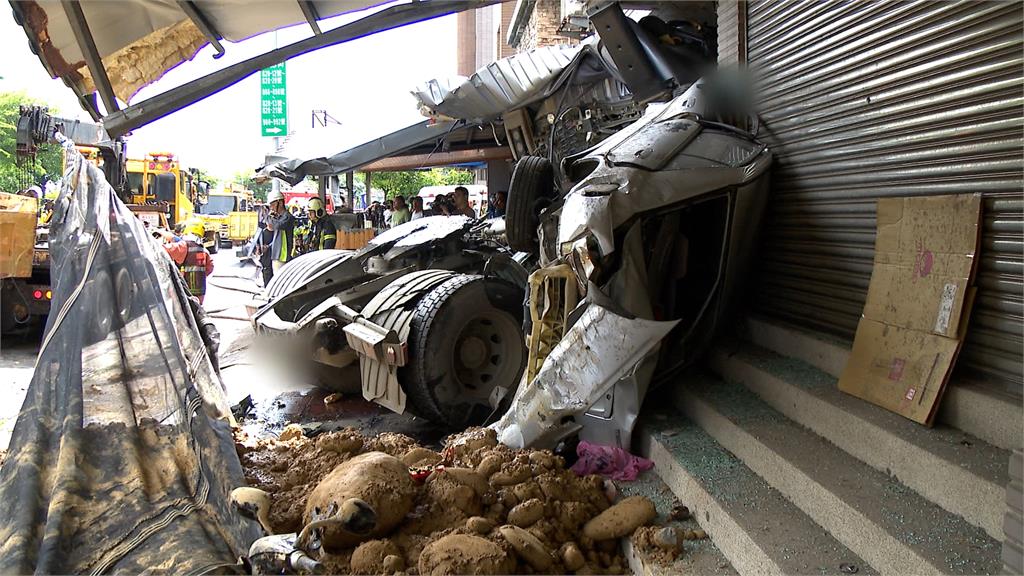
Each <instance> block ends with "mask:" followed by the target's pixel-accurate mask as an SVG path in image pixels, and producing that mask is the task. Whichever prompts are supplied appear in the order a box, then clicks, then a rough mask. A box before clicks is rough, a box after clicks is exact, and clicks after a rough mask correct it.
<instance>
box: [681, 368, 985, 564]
mask: <svg viewBox="0 0 1024 576" xmlns="http://www.w3.org/2000/svg"><path fill="white" fill-rule="evenodd" d="M673 393H674V396H675V402H676V405H677V407H679V408H680V410H681V411H683V412H684V413H685V414H686V415H687V416H688V417H689V418H690V419H691V420H693V421H694V422H696V423H697V424H698V425H699V426H700V427H701V428H703V429H704V430H706V431H707V432H708V434H710V435H711V436H712V437H713V438H714V439H715V440H716V441H718V443H719V444H721V445H722V447H724V448H725V449H726V450H729V451H730V452H732V453H733V454H734V455H736V457H738V458H739V459H740V460H742V461H743V463H744V464H746V465H747V466H748V467H750V469H751V470H753V471H754V472H756V473H757V474H758V475H759V476H761V477H762V478H763V479H764V480H765V481H767V482H768V484H770V485H771V486H772V487H774V488H775V489H777V490H778V491H779V492H781V493H782V494H783V495H784V496H785V497H786V498H788V499H789V500H790V501H791V502H792V503H793V504H795V505H796V506H797V507H798V508H800V509H801V510H802V511H803V512H804V513H806V514H807V515H808V516H810V517H811V518H812V519H813V520H814V521H815V522H817V523H818V524H819V525H820V526H821V527H822V528H824V529H826V530H827V531H828V532H829V533H830V534H831V535H833V536H834V537H835V538H836V539H837V540H838V541H840V542H842V543H843V544H844V545H846V546H847V547H849V549H850V550H852V551H853V552H854V553H856V554H858V555H859V556H860V557H862V558H864V560H866V561H867V562H868V563H869V564H870V565H871V566H873V567H874V568H875V569H877V570H878V571H879V572H881V573H883V574H890V573H899V574H995V573H998V572H999V571H1000V570H1001V568H1002V564H1001V562H1000V559H999V555H1000V544H999V542H998V541H997V540H995V539H994V538H992V537H990V536H989V535H988V534H986V533H985V531H983V530H982V529H980V528H978V527H976V526H973V525H971V524H970V523H968V522H967V521H966V520H964V519H963V518H962V517H961V516H958V515H955V514H951V513H949V512H947V511H946V510H943V509H942V508H940V507H939V506H937V505H935V504H934V503H932V502H930V501H928V500H926V499H925V498H924V497H922V496H921V495H919V494H917V493H916V492H914V491H913V490H911V489H910V488H908V487H907V486H906V485H904V484H902V483H900V482H899V481H897V480H895V479H893V478H891V477H890V476H888V475H887V474H885V473H884V472H879V471H878V470H875V469H874V468H871V467H870V466H868V465H866V464H864V463H863V462H860V461H858V460H857V459H855V458H853V457H852V456H850V455H849V454H847V453H846V452H844V451H843V450H841V449H839V448H838V447H836V446H835V445H833V444H831V443H830V442H828V441H827V440H825V439H824V438H822V437H821V436H818V435H817V434H815V433H814V432H812V431H810V430H808V429H806V428H804V427H802V426H800V425H798V424H797V423H795V422H793V421H792V420H790V419H788V418H786V417H785V416H784V415H782V414H781V413H779V412H777V411H776V410H774V409H772V408H771V407H770V406H768V405H767V404H765V403H764V402H763V401H761V400H760V399H759V398H758V397H757V396H756V395H754V393H752V392H750V391H749V390H747V389H746V388H744V387H743V386H741V385H739V384H734V383H729V382H724V381H722V380H719V379H717V378H715V377H713V376H711V375H697V376H693V377H690V378H687V379H686V381H685V382H683V383H680V385H677V386H675V387H674V388H673ZM882 449H884V447H882Z"/></svg>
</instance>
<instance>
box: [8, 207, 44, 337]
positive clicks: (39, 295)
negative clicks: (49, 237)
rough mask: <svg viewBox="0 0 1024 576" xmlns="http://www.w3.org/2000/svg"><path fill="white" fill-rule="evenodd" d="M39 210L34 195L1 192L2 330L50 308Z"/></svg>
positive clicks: (12, 327) (42, 315) (26, 320)
mask: <svg viewBox="0 0 1024 576" xmlns="http://www.w3.org/2000/svg"><path fill="white" fill-rule="evenodd" d="M38 209H39V204H38V201H37V200H36V199H35V198H30V197H27V196H19V195H17V194H8V193H5V192H0V333H7V332H10V331H11V330H14V329H15V328H17V327H18V326H21V325H24V324H27V323H28V322H29V320H31V319H32V317H34V316H35V317H44V316H46V315H47V314H48V313H49V311H50V299H51V298H52V297H53V293H52V292H51V291H50V259H49V251H48V250H47V243H46V229H45V228H40V227H37V226H36V222H37V217H38Z"/></svg>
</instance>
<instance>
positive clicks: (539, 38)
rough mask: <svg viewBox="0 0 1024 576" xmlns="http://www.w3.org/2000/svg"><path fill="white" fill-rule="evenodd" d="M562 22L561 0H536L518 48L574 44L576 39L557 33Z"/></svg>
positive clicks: (527, 48) (528, 48) (526, 48)
mask: <svg viewBox="0 0 1024 576" xmlns="http://www.w3.org/2000/svg"><path fill="white" fill-rule="evenodd" d="M561 23H562V1H561V0H537V4H536V5H535V6H534V8H533V14H531V15H530V21H529V23H528V24H527V25H526V29H525V30H524V31H523V38H522V41H520V43H519V50H520V51H525V50H532V49H534V48H542V47H544V46H553V45H555V44H574V43H575V42H576V41H575V40H572V39H570V38H563V37H561V36H559V35H558V26H559V25H560V24H561Z"/></svg>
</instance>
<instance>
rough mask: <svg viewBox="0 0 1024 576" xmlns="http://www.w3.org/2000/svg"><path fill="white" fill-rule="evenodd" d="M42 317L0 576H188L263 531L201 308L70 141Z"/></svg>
mask: <svg viewBox="0 0 1024 576" xmlns="http://www.w3.org/2000/svg"><path fill="white" fill-rule="evenodd" d="M65 153H66V154H67V158H68V168H67V170H66V172H65V174H64V187H63V188H62V190H61V194H60V197H59V198H58V200H57V203H56V207H55V211H54V216H53V219H52V223H53V224H52V226H51V229H50V254H51V257H52V271H53V276H52V278H53V300H52V307H53V308H52V310H53V312H52V313H51V314H50V316H49V319H48V321H47V326H46V331H45V335H44V338H43V343H42V345H41V348H40V352H39V358H38V360H37V364H36V368H35V372H34V374H33V376H32V382H31V384H30V385H29V389H28V392H27V395H26V397H25V403H24V405H23V406H22V409H21V412H20V414H19V416H18V421H17V424H16V425H15V428H14V433H13V436H12V438H11V444H10V449H9V453H8V456H7V459H6V461H5V462H4V464H3V467H2V468H0V499H2V501H3V502H4V503H5V504H4V505H3V506H0V573H3V574H25V573H32V572H35V573H42V574H72V573H74V574H78V573H94V574H98V573H102V572H108V571H120V572H127V573H135V574H138V573H142V572H147V573H148V572H153V571H174V572H178V573H191V572H196V571H203V570H206V569H208V568H210V567H212V566H217V565H224V564H234V563H235V562H236V560H237V559H238V558H239V556H242V555H244V554H245V553H246V552H247V550H248V547H249V544H250V543H251V542H252V541H253V540H254V539H255V538H258V537H259V536H260V533H259V528H258V525H257V524H256V523H255V522H253V521H251V520H247V519H245V518H243V517H241V516H239V515H238V514H237V513H235V512H234V510H233V508H232V506H231V503H230V498H229V494H230V492H231V490H232V489H234V488H236V487H238V486H242V485H244V478H243V474H242V469H241V465H240V464H239V461H238V456H237V455H236V454H235V450H234V442H233V440H232V437H231V430H230V426H229V418H230V415H229V413H228V411H227V407H226V401H225V398H224V394H223V390H222V388H221V384H220V381H219V379H218V376H217V374H216V372H215V371H214V369H213V365H212V364H211V361H210V356H209V355H208V352H207V348H206V345H204V342H203V336H202V334H201V332H200V326H199V325H198V323H197V317H196V315H195V314H196V311H197V310H198V309H199V308H198V306H193V304H197V302H193V301H192V300H190V297H189V296H188V294H187V291H186V288H185V286H184V281H183V280H182V279H181V276H180V274H178V272H177V271H176V270H175V268H174V265H173V264H172V262H171V260H170V258H169V257H168V256H167V254H166V253H165V252H164V250H163V249H162V248H161V247H160V245H159V244H157V243H156V241H155V240H153V239H152V238H151V237H150V236H149V231H148V230H146V229H145V228H144V226H143V224H142V222H141V221H140V220H139V219H137V218H136V217H135V216H134V215H133V214H132V213H131V212H130V211H129V210H128V209H127V208H126V207H125V206H124V204H122V203H121V202H120V201H119V200H118V199H117V196H116V194H115V192H114V190H113V188H111V186H110V185H109V184H108V183H107V182H106V180H105V179H104V177H103V174H102V173H101V172H100V170H99V169H98V168H97V167H96V166H94V165H92V164H91V163H89V162H87V161H86V160H85V159H84V158H83V157H82V156H81V155H80V154H79V153H78V152H77V151H76V150H75V149H74V147H73V146H71V145H70V143H68V144H66V146H65Z"/></svg>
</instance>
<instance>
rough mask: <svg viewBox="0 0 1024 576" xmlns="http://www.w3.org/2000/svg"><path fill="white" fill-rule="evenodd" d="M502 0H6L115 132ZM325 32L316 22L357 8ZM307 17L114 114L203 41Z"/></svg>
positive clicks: (45, 58) (39, 49)
mask: <svg viewBox="0 0 1024 576" xmlns="http://www.w3.org/2000/svg"><path fill="white" fill-rule="evenodd" d="M498 1H499V0H420V1H416V2H411V1H402V0H399V1H394V2H381V1H380V0H296V1H295V2H287V1H279V2H260V3H259V4H258V8H257V9H254V8H253V5H252V4H250V3H247V2H237V1H233V0H203V1H202V2H194V1H191V0H189V1H180V2H165V1H162V0H121V1H118V2H110V1H104V0H80V1H75V2H65V1H58V0H34V1H27V2H15V1H12V2H11V6H12V8H13V10H14V15H15V18H16V19H17V21H18V23H19V24H21V25H22V27H23V28H24V29H25V33H26V35H27V36H28V39H29V42H30V44H31V46H32V50H33V52H34V53H35V54H37V55H38V56H39V59H40V60H41V61H42V64H43V66H44V67H45V68H46V71H47V72H49V74H50V76H52V77H53V78H60V79H62V80H63V81H64V83H65V84H67V85H68V86H70V87H71V88H72V89H73V90H74V91H75V94H76V95H78V97H79V100H80V101H81V102H82V106H83V107H84V108H85V109H86V110H87V111H88V112H89V113H90V114H92V115H93V117H94V119H96V120H99V119H101V114H100V111H99V107H98V105H97V103H96V100H95V96H94V95H95V94H97V93H98V94H99V96H100V98H101V99H102V102H103V108H104V109H105V110H106V116H103V117H102V118H103V123H104V126H105V127H106V129H107V131H108V132H109V133H110V135H111V136H113V137H119V136H123V135H124V134H126V133H128V132H129V131H131V130H134V129H136V128H139V127H141V126H144V125H146V124H148V123H150V122H152V121H153V120H156V119H158V118H161V117H163V116H166V115H167V114H170V113H172V112H174V111H177V110H180V109H181V108H184V107H186V106H188V105H190V104H192V103H194V102H197V101H199V100H202V99H203V98H206V97H208V96H210V95H212V94H215V93H216V92H218V91H220V90H223V89H224V88H226V87H228V86H230V85H232V84H234V83H236V82H238V81H240V80H242V79H243V78H245V77H247V76H249V75H250V74H253V73H255V72H257V71H259V70H261V69H263V68H266V67H268V66H272V65H274V64H278V63H280V62H284V61H285V60H287V59H289V58H294V57H296V56H299V55H302V54H306V53H308V52H311V51H313V50H317V49H319V48H324V47H326V46H332V45H335V44H339V43H342V42H347V41H349V40H353V39H355V38H360V37H362V36H366V35H369V34H374V33H376V32H380V31H383V30H389V29H392V28H396V27H399V26H405V25H407V24H412V23H414V22H419V21H422V20H427V19H430V18H436V17H438V16H443V15H446V14H451V13H453V12H459V11H462V10H469V9H473V8H478V7H481V6H486V5H489V4H494V3H496V2H498ZM356 12H358V14H354V15H353V16H352V17H351V18H349V19H347V20H346V21H345V22H344V23H343V24H341V25H339V26H336V27H334V28H332V29H330V30H322V29H321V28H320V24H321V20H322V19H325V18H329V17H333V16H338V15H341V14H347V13H356ZM303 22H306V23H308V24H309V27H310V29H311V32H312V36H311V37H309V38H305V39H303V40H300V41H298V42H295V43H293V44H289V45H287V46H283V47H280V48H276V49H274V50H271V51H269V52H266V53H264V54H261V55H258V56H255V57H253V58H249V59H248V60H244V61H242V62H239V63H237V64H233V65H231V66H228V67H226V68H224V69H223V70H219V71H217V72H214V73H212V74H209V75H207V76H204V77H202V78H198V79H196V80H193V81H192V82H189V83H187V84H184V85H182V86H178V87H175V88H171V89H170V90H168V91H167V92H165V93H163V94H160V95H158V96H154V97H152V98H149V99H147V100H145V101H143V102H139V103H133V104H132V105H131V106H129V107H128V108H126V109H124V110H119V105H118V103H117V100H120V101H121V102H129V101H130V100H131V98H132V96H133V95H135V93H137V92H138V91H139V89H141V88H142V87H144V86H146V85H148V84H151V83H153V82H155V81H156V80H158V79H160V78H161V77H162V76H163V75H164V74H165V73H166V72H167V71H168V70H170V69H172V68H174V67H175V66H178V65H179V64H181V63H182V62H185V61H187V60H190V59H192V58H193V57H195V55H196V53H197V52H198V51H199V50H200V49H201V48H202V47H203V46H205V45H206V44H211V45H212V46H213V47H214V49H215V50H216V52H217V54H218V55H219V54H223V53H224V50H225V47H224V45H223V44H222V41H228V42H239V41H241V40H244V39H246V38H249V37H252V36H256V35H259V34H262V33H265V32H269V31H272V30H277V29H280V28H284V27H287V26H293V25H296V24H301V23H303Z"/></svg>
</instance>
